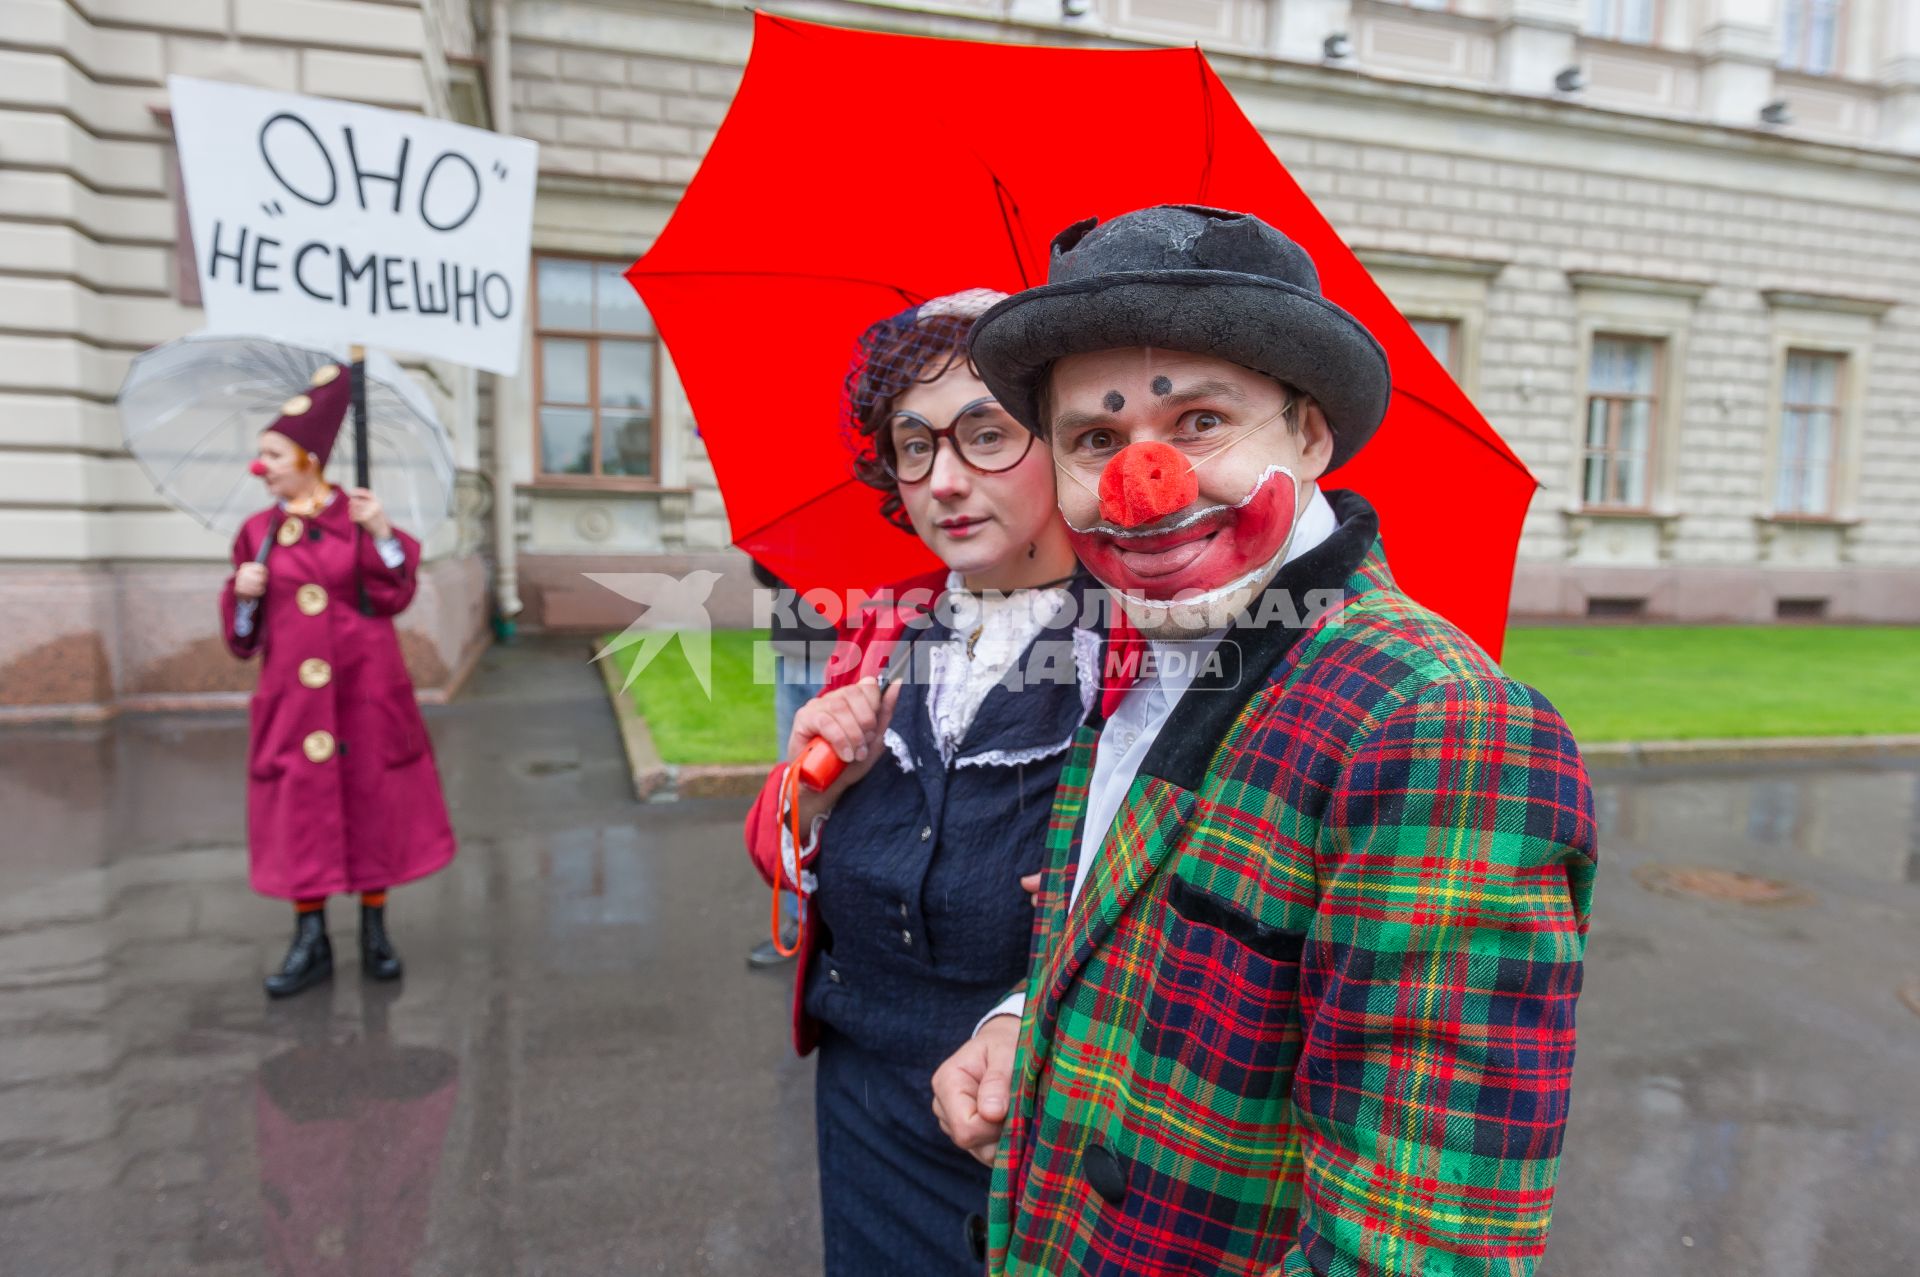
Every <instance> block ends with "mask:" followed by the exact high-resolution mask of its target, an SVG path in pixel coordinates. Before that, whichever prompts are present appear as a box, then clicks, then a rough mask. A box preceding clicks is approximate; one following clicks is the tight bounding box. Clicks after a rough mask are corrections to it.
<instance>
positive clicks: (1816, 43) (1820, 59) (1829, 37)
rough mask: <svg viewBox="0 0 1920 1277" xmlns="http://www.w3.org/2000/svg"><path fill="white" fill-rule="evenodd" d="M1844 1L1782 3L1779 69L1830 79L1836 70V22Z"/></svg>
mask: <svg viewBox="0 0 1920 1277" xmlns="http://www.w3.org/2000/svg"><path fill="white" fill-rule="evenodd" d="M1845 7H1846V0H1785V12H1784V13H1783V15H1782V21H1781V27H1782V31H1781V40H1780V65H1781V66H1782V67H1785V68H1786V69H1787V70H1789V71H1804V72H1806V73H1807V74H1808V75H1832V74H1833V73H1834V72H1835V71H1836V70H1838V69H1839V66H1840V20H1841V17H1842V14H1843V13H1844V11H1845Z"/></svg>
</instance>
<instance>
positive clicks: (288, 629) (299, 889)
mask: <svg viewBox="0 0 1920 1277" xmlns="http://www.w3.org/2000/svg"><path fill="white" fill-rule="evenodd" d="M350 382H351V377H350V376H349V375H348V373H347V370H346V369H344V368H342V367H340V366H339V365H332V364H330V365H328V366H326V367H324V368H322V369H320V371H319V372H317V373H315V374H314V377H313V384H312V385H311V386H309V387H308V388H307V389H306V390H305V391H304V392H302V393H300V394H297V395H295V396H294V397H293V398H291V399H289V400H288V401H287V402H286V404H285V405H284V406H283V407H282V408H281V413H280V416H279V418H278V419H277V420H275V421H274V422H273V424H272V425H271V426H269V427H268V428H267V429H266V430H264V431H262V432H261V434H260V455H259V459H258V460H256V461H255V462H254V463H253V472H254V473H255V474H256V475H258V476H259V477H260V478H262V479H263V480H265V482H266V486H267V491H268V492H269V494H270V495H272V496H273V497H274V498H275V503H274V504H273V505H272V506H271V507H269V508H267V509H265V510H262V511H260V512H259V513H258V514H256V515H254V516H253V517H252V518H250V519H248V520H247V521H246V523H245V524H244V525H242V526H241V528H240V534H239V536H237V537H236V538H235V539H234V542H233V562H234V574H233V576H232V578H231V579H230V580H228V582H227V585H226V588H225V590H224V591H223V592H222V594H221V599H220V613H221V629H222V633H223V634H224V636H225V638H226V641H227V646H228V647H229V648H231V649H232V650H233V654H234V655H235V656H238V657H240V658H241V659H242V660H245V659H246V658H248V657H250V656H253V655H254V654H255V653H258V654H259V655H260V657H261V666H260V684H259V689H258V690H257V691H256V692H255V693H254V696H253V704H252V710H251V717H252V733H251V741H250V744H249V748H248V751H247V845H248V851H249V853H250V859H251V873H252V880H253V888H254V890H255V891H258V892H260V893H262V894H263V895H269V896H279V897H281V898H282V899H285V900H291V901H293V902H294V909H295V913H296V919H295V928H294V937H293V943H292V945H291V946H290V947H289V948H288V950H287V955H286V958H285V959H284V961H283V962H282V964H281V969H280V970H279V971H278V972H276V973H274V974H273V975H270V976H268V977H267V981H266V987H267V993H268V994H269V995H270V996H272V997H276V998H278V997H287V996H289V995H291V994H294V993H298V992H300V991H301V990H302V989H305V988H307V987H308V986H310V985H313V984H316V983H318V982H320V981H322V980H325V979H327V978H328V977H330V976H331V975H332V974H333V949H332V945H331V943H330V942H329V940H328V939H327V928H326V912H325V904H326V898H327V897H328V896H330V895H336V894H346V893H349V892H358V893H359V894H360V960H361V967H362V970H363V971H364V972H365V974H366V975H367V976H369V977H371V978H373V979H376V980H393V979H397V978H398V977H399V975H400V969H401V968H400V959H399V956H398V955H397V954H396V953H395V952H394V949H393V944H392V942H391V940H390V939H389V938H388V935H387V929H386V892H387V888H389V887H393V886H397V885H398V884H400V883H403V882H409V881H411V880H413V879H415V878H422V877H425V876H426V875H427V874H430V873H433V872H434V871H435V870H437V869H440V868H442V867H444V866H445V865H446V863H447V862H448V861H449V860H452V859H453V852H454V840H453V830H452V828H451V827H450V826H449V824H448V823H447V808H446V802H445V800H444V799H443V798H442V797H441V794H440V777H439V773H438V772H437V771H436V770H435V768H434V762H433V747H432V744H431V742H429V740H428V739H427V729H426V724H425V723H424V722H423V721H422V720H421V717H420V710H419V708H418V707H417V706H416V705H415V703H414V697H413V683H412V681H411V680H410V679H409V678H408V677H407V670H406V666H405V664H404V663H403V662H402V661H401V657H400V642H399V639H398V637H397V636H396V635H395V633H394V629H393V618H394V617H395V616H396V615H398V614H399V613H400V612H401V611H403V610H405V608H406V606H407V604H408V603H410V602H412V601H413V591H414V586H415V584H416V580H417V574H418V571H419V567H420V543H419V542H417V541H415V540H414V539H413V538H412V537H410V536H408V535H407V534H406V533H404V532H401V531H400V530H399V529H397V528H394V527H393V526H392V525H390V524H389V523H388V522H387V516H386V513H385V511H384V510H382V509H381V506H380V499H379V498H378V497H376V496H374V494H373V493H372V492H371V491H369V490H367V489H365V488H354V489H347V490H336V489H334V488H333V487H331V486H330V485H329V484H328V483H327V482H326V480H325V478H324V477H323V476H324V472H325V469H326V464H327V456H328V454H329V453H331V452H332V450H333V443H334V439H335V437H336V436H337V435H338V434H339V431H340V422H341V420H342V418H343V417H344V416H345V415H346V409H347V404H348V400H349V393H350V392H349V384H350Z"/></svg>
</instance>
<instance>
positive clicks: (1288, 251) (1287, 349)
mask: <svg viewBox="0 0 1920 1277" xmlns="http://www.w3.org/2000/svg"><path fill="white" fill-rule="evenodd" d="M969 340H970V345H971V349H972V355H973V362H974V366H975V367H976V368H977V369H978V370H979V372H980V379H981V380H982V381H984V382H986V383H987V389H989V390H991V391H993V393H994V397H995V398H997V399H999V401H1000V402H1001V404H1002V405H1003V406H1004V407H1005V408H1006V409H1007V411H1008V412H1010V413H1012V414H1013V415H1014V417H1015V418H1017V419H1018V420H1019V421H1020V422H1021V423H1022V424H1023V425H1025V426H1027V427H1028V428H1029V429H1031V430H1034V431H1035V432H1036V433H1038V434H1040V435H1041V436H1042V437H1043V438H1044V437H1045V435H1046V433H1047V431H1046V423H1044V422H1042V421H1041V420H1040V388H1041V386H1042V385H1043V384H1045V381H1046V377H1047V370H1048V369H1049V367H1051V365H1052V364H1053V361H1054V360H1056V359H1059V358H1062V357H1063V356H1066V355H1080V354H1089V353H1091V352H1093V351H1096V350H1114V349H1119V348H1122V347H1130V346H1150V347H1158V348H1160V349H1163V350H1180V351H1186V352H1187V353H1189V354H1195V355H1211V356H1212V357H1214V358H1216V359H1224V360H1227V361H1228V362H1230V363H1236V364H1239V365H1240V366H1241V367H1243V368H1251V369H1253V370H1254V371H1255V372H1262V373H1266V374H1267V375H1268V376H1270V377H1276V378H1278V379H1279V380H1281V381H1284V382H1286V383H1287V384H1288V385H1290V386H1293V387H1295V388H1296V389H1298V390H1300V391H1302V392H1304V393H1306V394H1309V395H1312V396H1313V398H1314V399H1315V400H1316V401H1317V402H1318V403H1319V404H1320V407H1321V409H1322V410H1323V411H1324V412H1325V413H1326V415H1327V423H1328V425H1330V426H1331V427H1332V429H1333V462H1332V464H1333V465H1335V466H1337V465H1340V464H1341V463H1342V462H1344V461H1346V460H1347V459H1348V458H1350V457H1352V456H1353V454H1354V453H1356V452H1358V451H1359V450H1360V447H1361V445H1363V444H1364V443H1366V441H1367V440H1368V439H1369V438H1371V437H1372V435H1373V432H1374V431H1375V430H1376V429H1378V428H1379V425H1380V419H1381V418H1382V417H1384V416H1385V415H1386V412H1387V397H1388V394H1389V393H1390V392H1391V390H1392V383H1391V381H1390V379H1389V377H1388V375H1387V355H1386V352H1385V351H1384V350H1382V349H1381V348H1380V343H1379V342H1377V341H1375V340H1374V339H1373V335H1372V334H1371V333H1369V332H1368V331H1367V330H1366V329H1365V328H1363V327H1361V325H1360V321H1359V320H1357V319H1355V318H1354V317H1353V316H1351V315H1349V314H1347V312H1346V311H1344V310H1341V309H1340V308H1339V307H1338V306H1336V305H1334V304H1333V303H1332V302H1330V301H1328V300H1327V299H1326V298H1324V297H1322V296H1321V295H1320V272H1319V271H1318V270H1316V269H1314V265H1313V259H1312V258H1310V257H1308V256H1307V251H1306V250H1305V249H1303V248H1301V247H1300V246H1299V245H1298V244H1296V243H1294V242H1293V241H1292V240H1290V239H1288V238H1287V237H1286V236H1285V235H1282V234H1281V233H1280V232H1279V231H1277V230H1275V229H1274V228H1273V227H1271V226H1269V225H1267V224H1266V223H1265V222H1263V221H1261V220H1260V219H1259V218H1257V217H1254V216H1252V215H1250V214H1247V213H1232V212H1228V211H1226V210H1224V209H1217V208H1202V207H1200V206H1198V205H1187V204H1161V205H1158V206H1156V207H1154V208H1143V209H1138V210H1136V211H1134V212H1131V213H1127V214H1124V215H1122V216H1120V217H1116V218H1114V219H1113V220H1112V221H1110V222H1105V223H1102V222H1100V220H1099V219H1098V218H1091V217H1090V218H1088V219H1087V220H1086V221H1083V222H1076V223H1074V224H1073V225H1072V226H1069V227H1068V228H1067V229H1066V230H1064V231H1061V232H1060V234H1058V235H1057V236H1055V237H1054V241H1053V262H1052V265H1051V267H1050V268H1049V270H1048V272H1047V282H1046V283H1045V284H1043V285H1041V286H1040V287H1038V288H1029V289H1027V290H1026V291H1025V292H1021V293H1015V294H1014V295H1013V296H1012V297H1009V298H1008V299H1007V300H1006V301H1003V302H1001V303H1000V304H999V305H997V306H995V307H993V309H991V310H989V311H988V312H987V313H986V314H984V315H982V316H981V317H980V319H979V321H978V322H976V323H975V324H974V326H973V333H972V336H971V338H970V339H969Z"/></svg>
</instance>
